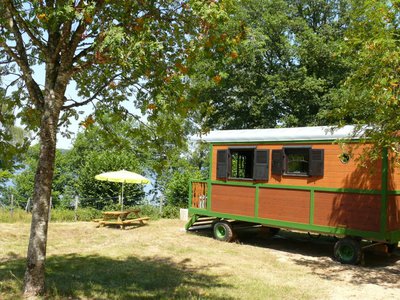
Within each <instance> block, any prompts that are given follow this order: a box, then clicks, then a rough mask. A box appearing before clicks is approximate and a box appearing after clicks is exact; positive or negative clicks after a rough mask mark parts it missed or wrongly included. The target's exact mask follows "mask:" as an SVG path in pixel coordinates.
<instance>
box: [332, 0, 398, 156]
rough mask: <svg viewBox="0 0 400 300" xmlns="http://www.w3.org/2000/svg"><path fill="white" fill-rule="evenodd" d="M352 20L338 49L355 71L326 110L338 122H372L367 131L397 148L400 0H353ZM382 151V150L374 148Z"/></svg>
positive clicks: (382, 144) (377, 141)
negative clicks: (329, 111) (340, 47)
mask: <svg viewBox="0 0 400 300" xmlns="http://www.w3.org/2000/svg"><path fill="white" fill-rule="evenodd" d="M352 3H353V6H352V13H351V22H350V24H349V29H348V31H347V33H346V36H345V39H344V43H343V45H342V46H343V47H342V51H341V52H339V55H342V56H348V57H349V58H350V61H351V62H352V65H351V67H352V70H351V73H350V74H349V75H348V76H347V78H346V80H345V81H344V84H343V85H342V87H341V89H340V90H339V91H338V92H337V93H336V97H335V102H334V103H333V105H332V106H333V108H334V109H333V111H332V112H331V113H330V114H328V115H329V116H330V117H331V118H332V119H333V120H335V121H336V122H337V123H338V124H339V125H343V124H344V123H353V124H357V125H358V129H359V128H360V127H361V126H364V125H368V128H369V130H368V131H367V132H366V135H367V136H368V137H369V138H370V140H371V141H372V142H374V143H375V144H376V145H377V146H378V147H375V148H373V149H375V150H377V151H378V152H380V151H381V150H380V149H382V147H389V149H391V150H392V151H394V153H397V154H398V153H399V135H398V131H399V130H400V116H399V113H398V111H399V101H400V94H399V91H400V52H399V46H400V37H399V36H400V35H399V34H400V3H399V2H398V1H372V0H364V1H353V2H352ZM373 152H376V151H372V152H371V153H370V156H371V155H372V157H374V155H375V154H376V155H378V156H380V155H381V153H373Z"/></svg>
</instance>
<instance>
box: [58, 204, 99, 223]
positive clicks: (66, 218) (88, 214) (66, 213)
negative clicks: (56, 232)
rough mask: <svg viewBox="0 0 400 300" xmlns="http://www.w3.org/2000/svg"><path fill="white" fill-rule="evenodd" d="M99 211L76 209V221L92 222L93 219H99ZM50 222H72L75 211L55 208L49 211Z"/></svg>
mask: <svg viewBox="0 0 400 300" xmlns="http://www.w3.org/2000/svg"><path fill="white" fill-rule="evenodd" d="M100 217H101V211H99V210H97V209H94V208H90V207H89V208H78V209H77V211H76V219H77V221H92V220H93V219H96V218H100ZM50 220H51V221H52V222H74V221H75V211H74V210H71V209H65V208H57V209H53V210H52V211H51V218H50Z"/></svg>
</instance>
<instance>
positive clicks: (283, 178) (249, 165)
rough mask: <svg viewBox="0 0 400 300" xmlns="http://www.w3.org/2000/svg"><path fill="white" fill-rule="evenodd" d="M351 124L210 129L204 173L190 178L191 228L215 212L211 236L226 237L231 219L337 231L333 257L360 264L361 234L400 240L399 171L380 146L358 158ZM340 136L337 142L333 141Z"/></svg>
mask: <svg viewBox="0 0 400 300" xmlns="http://www.w3.org/2000/svg"><path fill="white" fill-rule="evenodd" d="M353 129H354V128H353V127H352V126H345V127H343V128H340V129H336V130H333V129H332V128H329V127H303V128H284V129H254V130H225V131H213V132H211V133H210V134H208V135H207V136H206V137H205V138H204V140H205V141H207V142H209V143H210V176H209V178H208V180H205V181H192V182H191V185H190V196H189V214H190V216H191V219H190V221H189V223H188V224H187V225H186V228H187V229H189V228H190V227H191V226H193V224H194V223H195V222H196V221H197V220H198V219H199V217H201V216H206V217H214V218H215V221H214V223H213V224H214V225H213V226H214V236H215V238H217V239H220V240H225V241H229V240H231V239H232V237H233V235H234V228H233V227H232V221H241V222H249V223H252V224H261V225H264V226H266V227H267V228H270V230H271V232H276V231H277V230H278V229H279V228H286V229H291V230H301V231H308V232H316V233H321V234H326V235H334V236H338V237H341V238H340V239H339V240H338V242H337V243H336V245H335V249H334V255H335V257H336V258H337V259H338V260H339V261H341V262H342V263H354V264H356V263H359V262H360V259H361V256H362V246H361V245H362V244H361V243H360V241H361V240H367V241H371V242H376V243H384V244H386V245H387V246H388V248H389V249H392V248H394V247H397V244H398V242H399V240H400V170H399V169H397V168H395V166H394V164H393V163H391V160H390V159H389V156H390V153H388V151H387V150H386V149H383V150H382V151H381V153H382V155H381V158H380V159H378V160H375V161H373V162H368V161H364V163H363V164H361V163H360V162H359V161H358V160H357V159H356V158H357V157H359V156H360V154H362V153H363V152H364V150H366V148H368V147H372V146H371V145H370V144H368V143H361V142H360V138H359V137H358V136H351V135H352V133H353ZM338 140H343V142H342V143H341V142H338Z"/></svg>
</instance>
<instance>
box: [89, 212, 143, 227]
mask: <svg viewBox="0 0 400 300" xmlns="http://www.w3.org/2000/svg"><path fill="white" fill-rule="evenodd" d="M139 213H140V209H132V210H123V211H104V212H103V218H102V219H95V220H94V221H95V222H98V223H99V224H98V225H97V227H100V226H105V225H107V226H113V225H119V226H120V228H121V229H125V226H132V225H138V226H141V225H144V224H145V223H144V222H143V221H147V220H148V219H149V217H141V216H140V214H139Z"/></svg>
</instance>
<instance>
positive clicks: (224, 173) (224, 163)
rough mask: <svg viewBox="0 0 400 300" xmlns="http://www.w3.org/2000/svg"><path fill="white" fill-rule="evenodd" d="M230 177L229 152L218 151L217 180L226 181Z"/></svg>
mask: <svg viewBox="0 0 400 300" xmlns="http://www.w3.org/2000/svg"><path fill="white" fill-rule="evenodd" d="M227 177H228V150H218V151H217V178H219V179H226V178H227Z"/></svg>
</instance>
